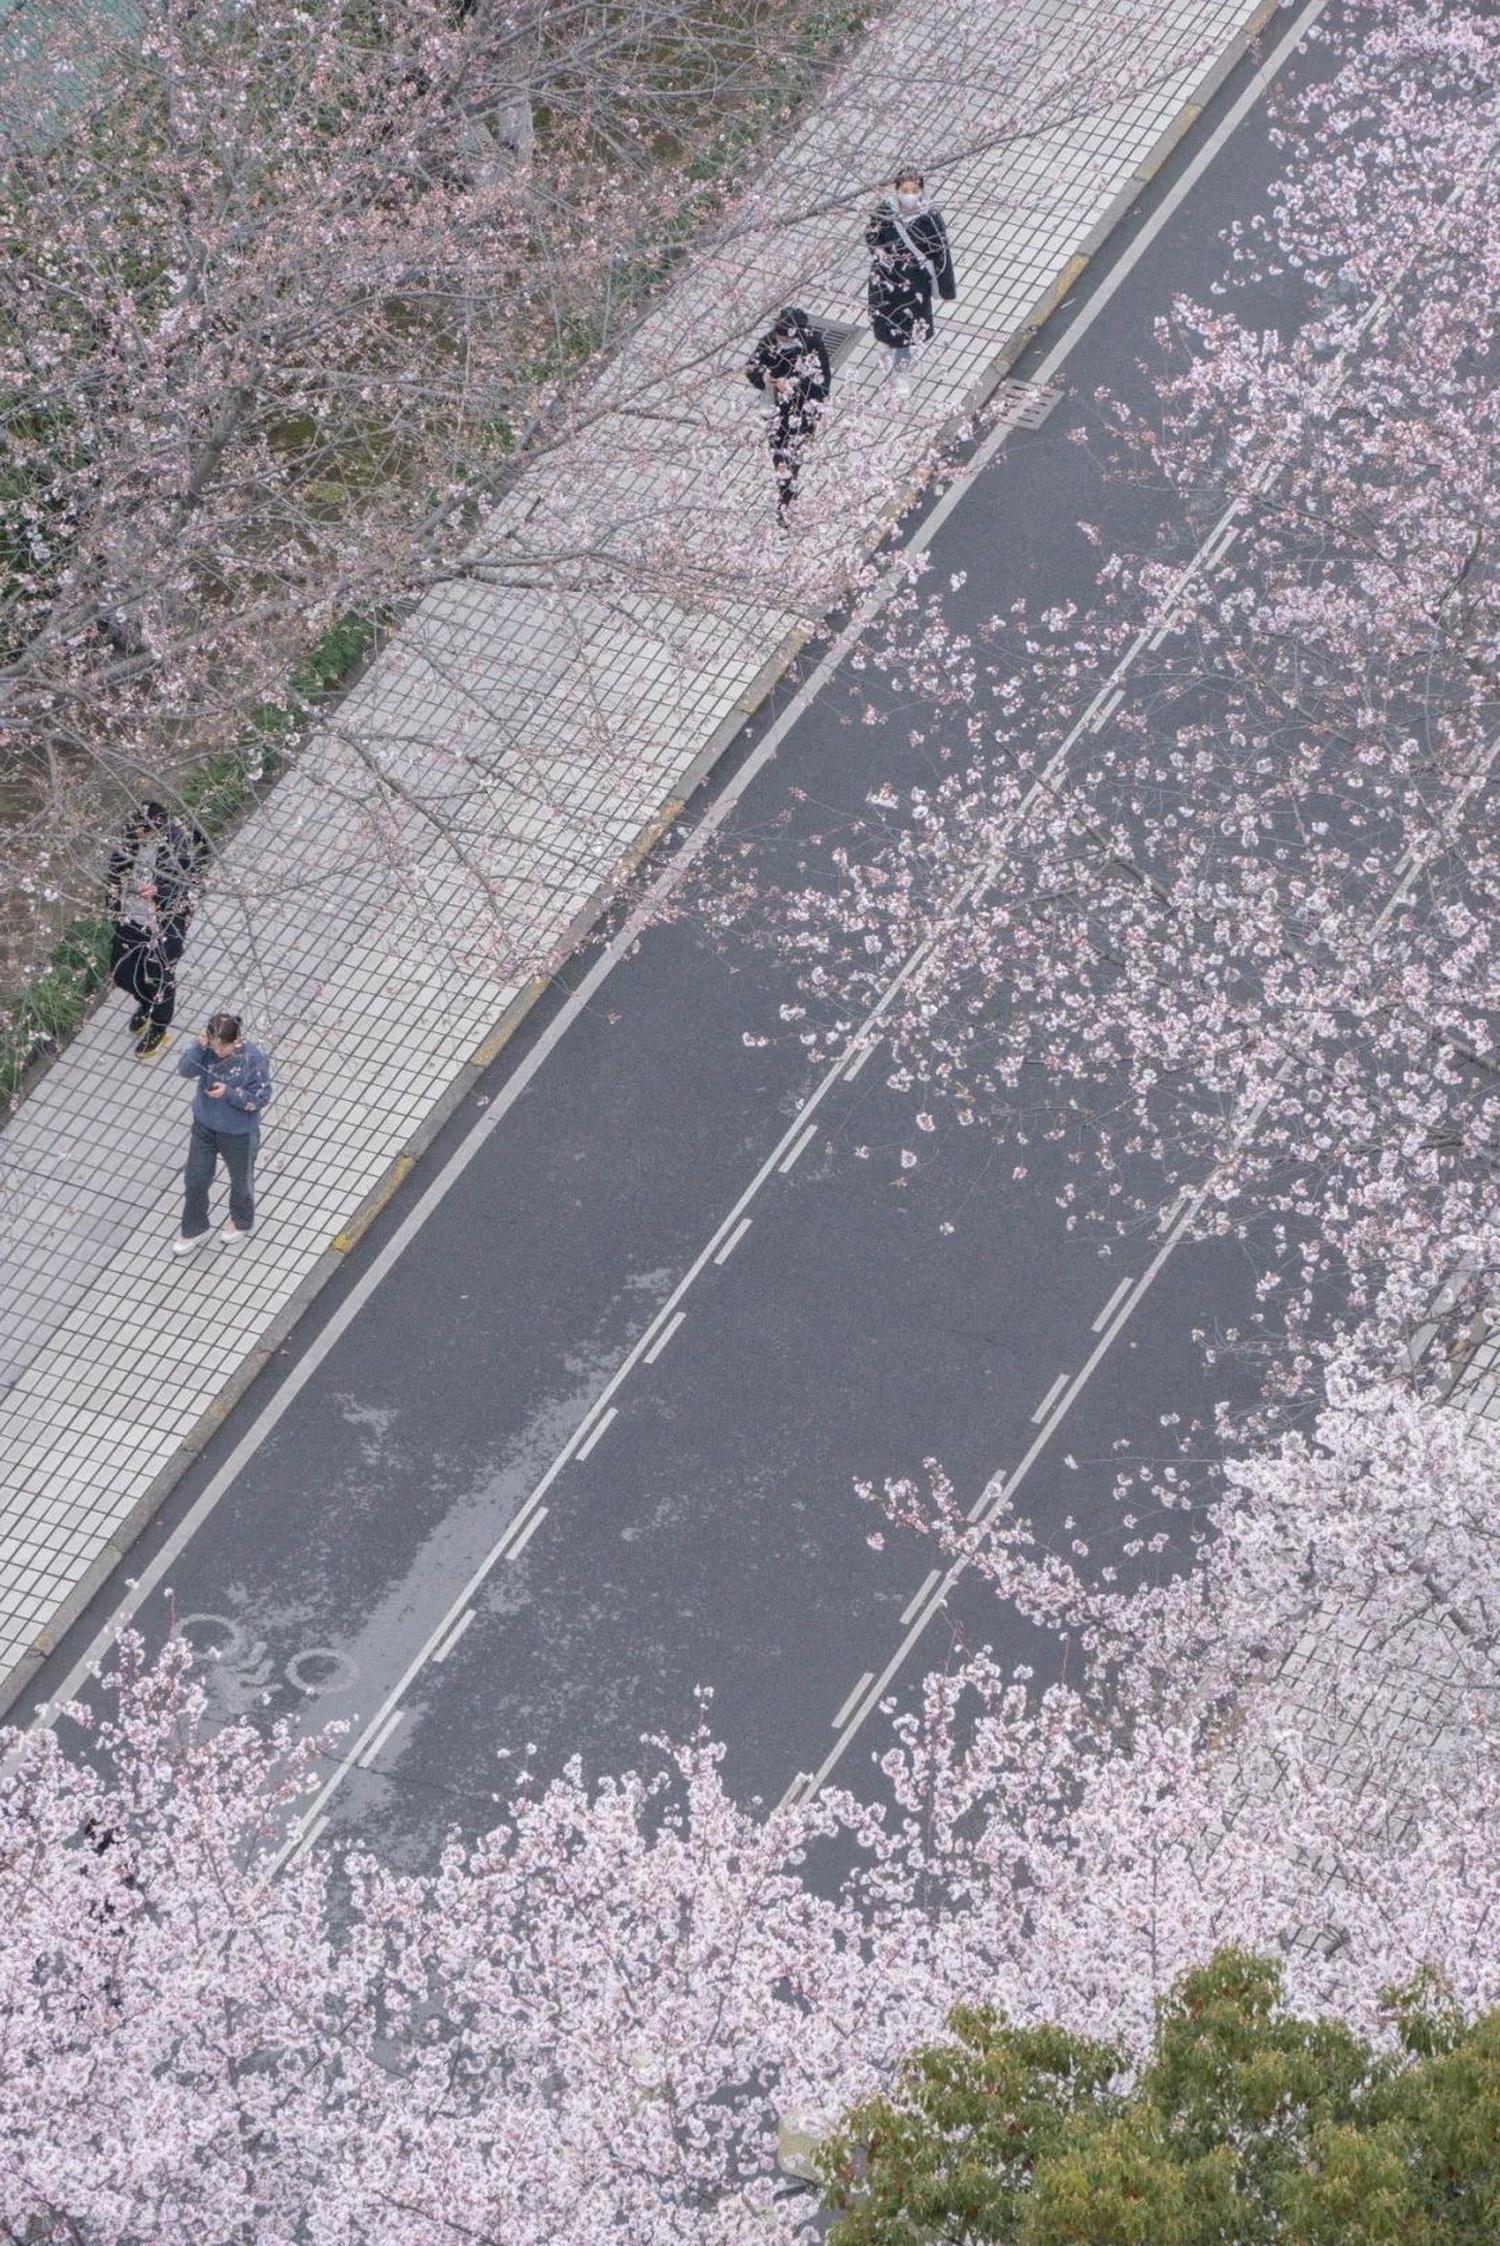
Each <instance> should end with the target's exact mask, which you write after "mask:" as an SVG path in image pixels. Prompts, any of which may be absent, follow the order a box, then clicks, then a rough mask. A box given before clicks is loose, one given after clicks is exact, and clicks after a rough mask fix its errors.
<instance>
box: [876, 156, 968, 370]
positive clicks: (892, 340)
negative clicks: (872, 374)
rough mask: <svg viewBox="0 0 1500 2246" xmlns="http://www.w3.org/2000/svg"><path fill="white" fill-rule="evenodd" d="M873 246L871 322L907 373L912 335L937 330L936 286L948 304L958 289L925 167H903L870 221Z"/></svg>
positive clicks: (894, 364)
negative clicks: (934, 322) (919, 169)
mask: <svg viewBox="0 0 1500 2246" xmlns="http://www.w3.org/2000/svg"><path fill="white" fill-rule="evenodd" d="M865 243H866V246H867V248H868V249H869V252H870V326H871V329H872V330H873V332H874V336H875V340H876V342H877V343H883V344H884V345H885V347H886V349H887V350H888V351H889V352H890V354H891V372H892V374H893V375H895V376H896V377H897V378H898V380H900V381H903V382H904V380H905V377H906V372H907V368H908V367H909V365H910V362H911V346H912V338H913V337H914V335H915V334H916V332H917V329H918V328H919V327H920V328H921V330H922V332H923V334H924V335H925V336H926V337H928V338H929V340H930V338H931V336H932V299H933V292H934V290H936V292H937V294H938V295H939V296H940V297H941V298H942V300H943V302H944V303H945V304H951V303H952V302H953V299H954V298H955V297H956V296H957V294H958V282H957V279H956V278H955V275H954V271H953V252H952V250H951V249H950V248H949V246H948V229H947V227H946V226H944V224H943V217H942V213H941V211H938V210H935V209H934V208H933V206H932V204H931V203H929V202H928V200H927V191H926V188H925V186H924V184H923V180H922V175H921V173H920V172H916V171H911V170H909V169H908V170H906V171H902V172H898V173H897V175H896V180H895V184H894V187H893V189H892V192H891V193H890V194H889V195H887V196H886V197H885V198H884V200H883V201H882V202H880V203H878V204H877V205H876V207H875V209H874V210H873V211H872V212H871V213H870V217H869V220H868V223H867V224H866V226H865Z"/></svg>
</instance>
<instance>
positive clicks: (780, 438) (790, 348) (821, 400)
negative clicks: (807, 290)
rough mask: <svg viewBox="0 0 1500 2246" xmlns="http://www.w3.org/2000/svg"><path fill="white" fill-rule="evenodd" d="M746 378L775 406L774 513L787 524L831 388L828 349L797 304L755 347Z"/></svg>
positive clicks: (788, 308) (772, 437)
mask: <svg viewBox="0 0 1500 2246" xmlns="http://www.w3.org/2000/svg"><path fill="white" fill-rule="evenodd" d="M745 379H746V381H747V382H750V383H753V384H754V386H755V388H756V389H757V390H764V391H765V392H766V393H767V394H768V396H770V397H771V398H772V399H773V400H774V402H775V406H776V417H775V419H774V421H773V422H772V423H771V430H770V441H771V465H772V467H773V468H774V469H775V471H776V513H777V516H778V518H779V520H780V521H781V522H783V523H785V522H786V520H787V517H788V512H789V510H790V508H791V504H792V501H793V500H794V499H795V498H796V496H797V485H798V481H799V480H800V478H801V474H802V462H803V458H804V456H805V454H806V451H807V447H808V445H809V444H810V443H811V442H812V439H813V437H814V435H815V434H816V432H817V426H818V416H819V414H820V413H821V411H822V409H823V406H824V405H825V403H826V402H827V398H828V393H829V391H830V390H831V389H832V387H833V368H832V366H831V365H830V363H829V358H828V345H827V344H826V343H825V342H824V340H823V337H822V335H821V333H820V332H819V330H818V329H817V328H815V327H814V326H813V324H812V322H811V320H809V318H808V316H807V314H806V313H805V312H804V311H803V310H802V309H801V307H800V306H799V305H796V304H788V305H786V306H784V307H783V309H782V310H781V311H780V312H778V313H777V315H776V324H775V326H774V327H773V328H771V329H769V330H768V332H767V333H766V334H765V335H763V336H762V337H761V339H760V341H759V343H757V345H756V346H755V351H754V355H753V356H752V358H751V359H750V362H749V364H748V365H747V366H746V368H745Z"/></svg>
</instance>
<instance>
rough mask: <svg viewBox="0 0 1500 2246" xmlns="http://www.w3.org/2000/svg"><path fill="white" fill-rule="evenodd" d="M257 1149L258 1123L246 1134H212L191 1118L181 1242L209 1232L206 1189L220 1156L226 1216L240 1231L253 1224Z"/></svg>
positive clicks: (213, 1132) (211, 1180) (206, 1127)
mask: <svg viewBox="0 0 1500 2246" xmlns="http://www.w3.org/2000/svg"><path fill="white" fill-rule="evenodd" d="M259 1146H260V1125H259V1124H258V1123H253V1124H252V1125H251V1127H250V1129H249V1130H248V1131H211V1130H209V1128H208V1126H207V1125H206V1124H204V1123H200V1122H199V1121H198V1118H197V1116H196V1115H195V1116H194V1117H193V1135H192V1137H191V1138H190V1139H189V1141H188V1158H187V1170H186V1172H185V1174H184V1178H183V1183H184V1185H185V1187H186V1193H185V1196H184V1199H183V1204H182V1231H183V1237H184V1239H187V1240H196V1239H197V1237H198V1235H199V1233H200V1232H207V1230H208V1189H209V1187H210V1186H211V1185H212V1184H213V1182H214V1172H215V1170H216V1169H217V1168H218V1166H219V1158H220V1156H221V1155H222V1156H223V1159H224V1167H225V1169H226V1170H227V1171H228V1172H229V1214H230V1216H231V1218H232V1219H233V1221H234V1222H235V1223H236V1224H237V1225H238V1226H239V1228H240V1230H241V1232H248V1231H249V1230H250V1227H251V1226H252V1225H253V1224H254V1222H255V1156H256V1152H257V1150H258V1149H259Z"/></svg>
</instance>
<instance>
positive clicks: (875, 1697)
mask: <svg viewBox="0 0 1500 2246" xmlns="http://www.w3.org/2000/svg"><path fill="white" fill-rule="evenodd" d="M1196 1206H1197V1204H1196V1201H1194V1202H1192V1203H1190V1204H1189V1206H1188V1207H1187V1208H1185V1209H1184V1210H1183V1213H1182V1215H1181V1216H1180V1217H1179V1219H1178V1221H1177V1223H1176V1225H1175V1226H1174V1227H1173V1229H1172V1231H1171V1233H1170V1235H1169V1236H1168V1238H1167V1239H1165V1240H1164V1241H1163V1242H1162V1244H1161V1246H1160V1247H1159V1248H1158V1249H1157V1251H1156V1254H1155V1255H1154V1256H1153V1257H1152V1259H1151V1262H1150V1263H1149V1264H1148V1265H1147V1267H1146V1269H1145V1270H1144V1271H1143V1272H1142V1273H1141V1275H1140V1277H1139V1279H1137V1280H1135V1281H1134V1283H1133V1284H1132V1285H1131V1287H1130V1289H1129V1291H1128V1293H1127V1294H1126V1295H1125V1296H1124V1297H1123V1299H1122V1300H1121V1302H1120V1306H1119V1308H1118V1310H1116V1311H1115V1313H1114V1315H1113V1317H1112V1318H1111V1320H1110V1322H1109V1324H1108V1325H1107V1327H1106V1328H1105V1330H1104V1332H1103V1333H1102V1334H1101V1335H1100V1337H1099V1339H1098V1341H1097V1342H1095V1344H1094V1347H1093V1348H1092V1350H1091V1351H1090V1352H1089V1354H1088V1356H1087V1357H1086V1358H1085V1359H1084V1362H1083V1363H1082V1365H1080V1367H1079V1368H1078V1371H1077V1372H1076V1373H1075V1374H1074V1375H1073V1378H1072V1380H1071V1381H1069V1382H1068V1385H1067V1387H1066V1388H1065V1389H1064V1391H1063V1393H1062V1395H1060V1396H1059V1397H1058V1399H1057V1402H1056V1403H1055V1404H1054V1405H1053V1407H1052V1410H1051V1412H1050V1413H1049V1414H1048V1417H1047V1419H1046V1421H1045V1423H1044V1424H1043V1425H1042V1426H1041V1427H1040V1428H1039V1429H1038V1430H1037V1433H1036V1436H1035V1438H1034V1439H1033V1441H1032V1443H1031V1445H1030V1448H1029V1449H1028V1450H1027V1452H1026V1455H1025V1457H1024V1458H1023V1459H1022V1460H1021V1462H1020V1464H1019V1465H1018V1466H1017V1467H1015V1468H1014V1469H1013V1470H1012V1472H1011V1473H1010V1474H1008V1475H1006V1474H995V1475H992V1476H991V1478H990V1480H989V1481H988V1482H987V1483H986V1484H985V1487H984V1488H983V1489H982V1490H981V1491H980V1493H979V1496H978V1497H977V1498H976V1499H975V1501H974V1503H973V1505H972V1506H971V1507H970V1508H969V1516H968V1517H969V1519H970V1520H971V1521H972V1522H973V1523H974V1524H975V1526H976V1527H982V1526H983V1524H984V1522H985V1521H986V1520H987V1519H988V1518H989V1516H990V1515H991V1514H992V1513H994V1512H996V1511H998V1509H999V1508H1000V1506H1002V1505H1004V1504H1006V1503H1008V1502H1009V1500H1010V1499H1011V1498H1012V1497H1014V1495H1015V1493H1016V1491H1017V1490H1018V1489H1019V1488H1020V1487H1021V1484H1022V1483H1023V1482H1024V1481H1025V1479H1026V1477H1027V1475H1028V1474H1029V1473H1030V1472H1031V1469H1032V1467H1033V1466H1034V1465H1035V1464H1036V1462H1037V1460H1038V1459H1039V1458H1040V1457H1041V1455H1042V1452H1043V1451H1044V1450H1045V1449H1046V1447H1047V1445H1048V1444H1049V1443H1050V1442H1051V1440H1052V1438H1053V1436H1054V1435H1055V1434H1056V1433H1057V1430H1058V1429H1059V1427H1060V1426H1061V1425H1062V1423H1063V1421H1064V1419H1066V1417H1067V1415H1068V1413H1069V1412H1070V1411H1071V1410H1072V1408H1073V1405H1074V1404H1075V1403H1076V1402H1077V1400H1078V1398H1079V1397H1080V1396H1081V1395H1082V1393H1083V1391H1084V1389H1085V1388H1086V1387H1087V1386H1088V1383H1089V1381H1090V1380H1091V1379H1092V1377H1093V1375H1094V1373H1095V1372H1096V1371H1097V1369H1098V1367H1099V1366H1100V1364H1102V1362H1103V1360H1104V1358H1105V1356H1106V1355H1107V1354H1108V1352H1109V1350H1110V1349H1111V1348H1112V1347H1113V1345H1114V1343H1115V1341H1116V1340H1117V1338H1118V1337H1119V1335H1120V1333H1121V1332H1122V1331H1123V1329H1124V1328H1125V1326H1126V1325H1127V1324H1128V1323H1129V1321H1130V1319H1131V1317H1132V1316H1133V1315H1134V1313H1135V1311H1136V1309H1137V1308H1138V1307H1139V1305H1140V1303H1141V1302H1142V1300H1143V1299H1144V1297H1145V1296H1146V1294H1147V1293H1148V1292H1149V1290H1150V1288H1151V1287H1152V1285H1153V1284H1154V1283H1155V1281H1156V1278H1157V1276H1158V1274H1159V1273H1160V1272H1161V1270H1162V1268H1163V1266H1164V1265H1165V1263H1166V1262H1167V1259H1168V1257H1169V1256H1171V1255H1172V1254H1173V1252H1174V1251H1175V1249H1176V1248H1177V1246H1178V1245H1179V1243H1180V1242H1181V1240H1182V1237H1183V1235H1184V1233H1185V1232H1186V1231H1187V1229H1188V1226H1189V1225H1190V1224H1191V1223H1192V1220H1193V1215H1194V1211H1195V1209H1196ZM1117 1291H1118V1290H1117ZM1065 1377H1066V1376H1065ZM968 1565H969V1552H968V1551H967V1550H965V1551H964V1552H961V1553H960V1554H959V1556H958V1558H957V1559H955V1560H952V1561H950V1562H949V1564H948V1566H947V1568H946V1569H944V1571H943V1572H942V1574H941V1575H937V1574H936V1571H934V1575H932V1576H929V1577H928V1583H930V1584H931V1585H932V1589H931V1590H930V1591H928V1590H927V1587H926V1585H924V1586H923V1590H922V1591H920V1592H918V1594H917V1597H916V1599H915V1600H913V1602H912V1604H911V1606H909V1607H908V1608H907V1613H908V1614H910V1615H911V1622H910V1624H909V1626H908V1627H907V1630H906V1633H905V1635H904V1636H903V1637H902V1638H901V1639H900V1640H899V1642H898V1644H897V1646H896V1650H895V1652H894V1653H893V1654H892V1655H891V1657H890V1659H889V1661H887V1663H886V1665H885V1667H884V1668H883V1669H882V1670H881V1671H880V1673H879V1675H878V1676H877V1677H876V1678H875V1679H874V1681H873V1682H872V1684H871V1685H870V1687H869V1690H868V1691H867V1692H866V1693H865V1695H864V1697H863V1699H861V1700H859V1701H858V1703H857V1705H856V1706H854V1707H853V1708H852V1709H851V1708H850V1706H849V1702H848V1701H846V1702H845V1703H844V1708H843V1709H842V1710H841V1711H840V1715H841V1716H842V1718H843V1721H842V1725H841V1727H840V1728H839V1730H838V1737H837V1738H836V1739H835V1741H834V1743H833V1746H832V1747H831V1748H830V1750H829V1752H828V1753H827V1754H826V1755H825V1756H824V1758H823V1760H822V1762H821V1763H820V1764H819V1765H818V1768H817V1769H816V1770H815V1771H813V1772H811V1773H810V1774H809V1773H808V1772H805V1771H800V1772H799V1773H798V1775H797V1777H796V1778H795V1779H793V1781H792V1784H791V1785H790V1786H789V1787H788V1788H787V1791H786V1793H785V1794H783V1796H782V1798H781V1802H780V1803H779V1804H778V1807H781V1808H785V1807H786V1806H787V1805H788V1803H790V1802H791V1801H792V1800H794V1799H795V1800H799V1801H809V1800H811V1798H812V1796H813V1795H814V1794H816V1793H817V1792H818V1790H819V1788H820V1787H822V1786H823V1785H824V1784H825V1783H826V1781H827V1779H828V1778H829V1776H830V1774H831V1773H832V1772H833V1771H834V1770H835V1769H836V1768H837V1766H838V1764H839V1762H840V1761H841V1760H842V1758H843V1756H844V1755H845V1754H846V1753H847V1751H848V1748H849V1744H850V1741H851V1740H853V1739H854V1738H855V1737H857V1735H858V1733H859V1731H860V1729H861V1727H862V1726H863V1725H864V1723H865V1722H866V1721H867V1720H868V1718H869V1715H870V1711H871V1710H872V1709H873V1708H876V1707H878V1706H879V1704H880V1702H881V1700H882V1699H883V1698H884V1696H885V1693H886V1691H887V1689H888V1688H889V1686H890V1684H891V1681H892V1679H893V1678H894V1677H895V1676H896V1675H897V1673H898V1671H899V1670H900V1669H901V1668H902V1667H903V1665H904V1663H905V1661H906V1657H907V1655H908V1654H909V1653H910V1652H911V1650H912V1647H913V1646H914V1645H915V1644H916V1643H917V1641H918V1639H919V1638H920V1637H921V1636H922V1633H923V1632H924V1630H925V1629H926V1628H927V1625H928V1623H929V1622H930V1621H931V1620H932V1618H933V1616H934V1615H935V1614H936V1613H937V1611H938V1609H939V1608H940V1607H941V1606H942V1605H943V1603H944V1601H945V1600H946V1599H947V1597H948V1594H949V1592H950V1591H951V1590H952V1589H953V1586H954V1584H955V1583H957V1582H958V1580H959V1578H960V1577H961V1576H962V1575H963V1574H964V1573H965V1572H966V1570H967V1568H968ZM934 1578H935V1579H934ZM924 1594H925V1596H924ZM905 1619H906V1617H905V1615H903V1617H902V1620H903V1621H905ZM835 1723H836V1725H837V1724H838V1719H837V1718H835Z"/></svg>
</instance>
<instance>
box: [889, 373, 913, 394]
mask: <svg viewBox="0 0 1500 2246" xmlns="http://www.w3.org/2000/svg"><path fill="white" fill-rule="evenodd" d="M891 394H892V396H893V397H897V398H909V397H910V396H911V376H910V375H909V374H906V373H898V374H893V375H892V376H891Z"/></svg>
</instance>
